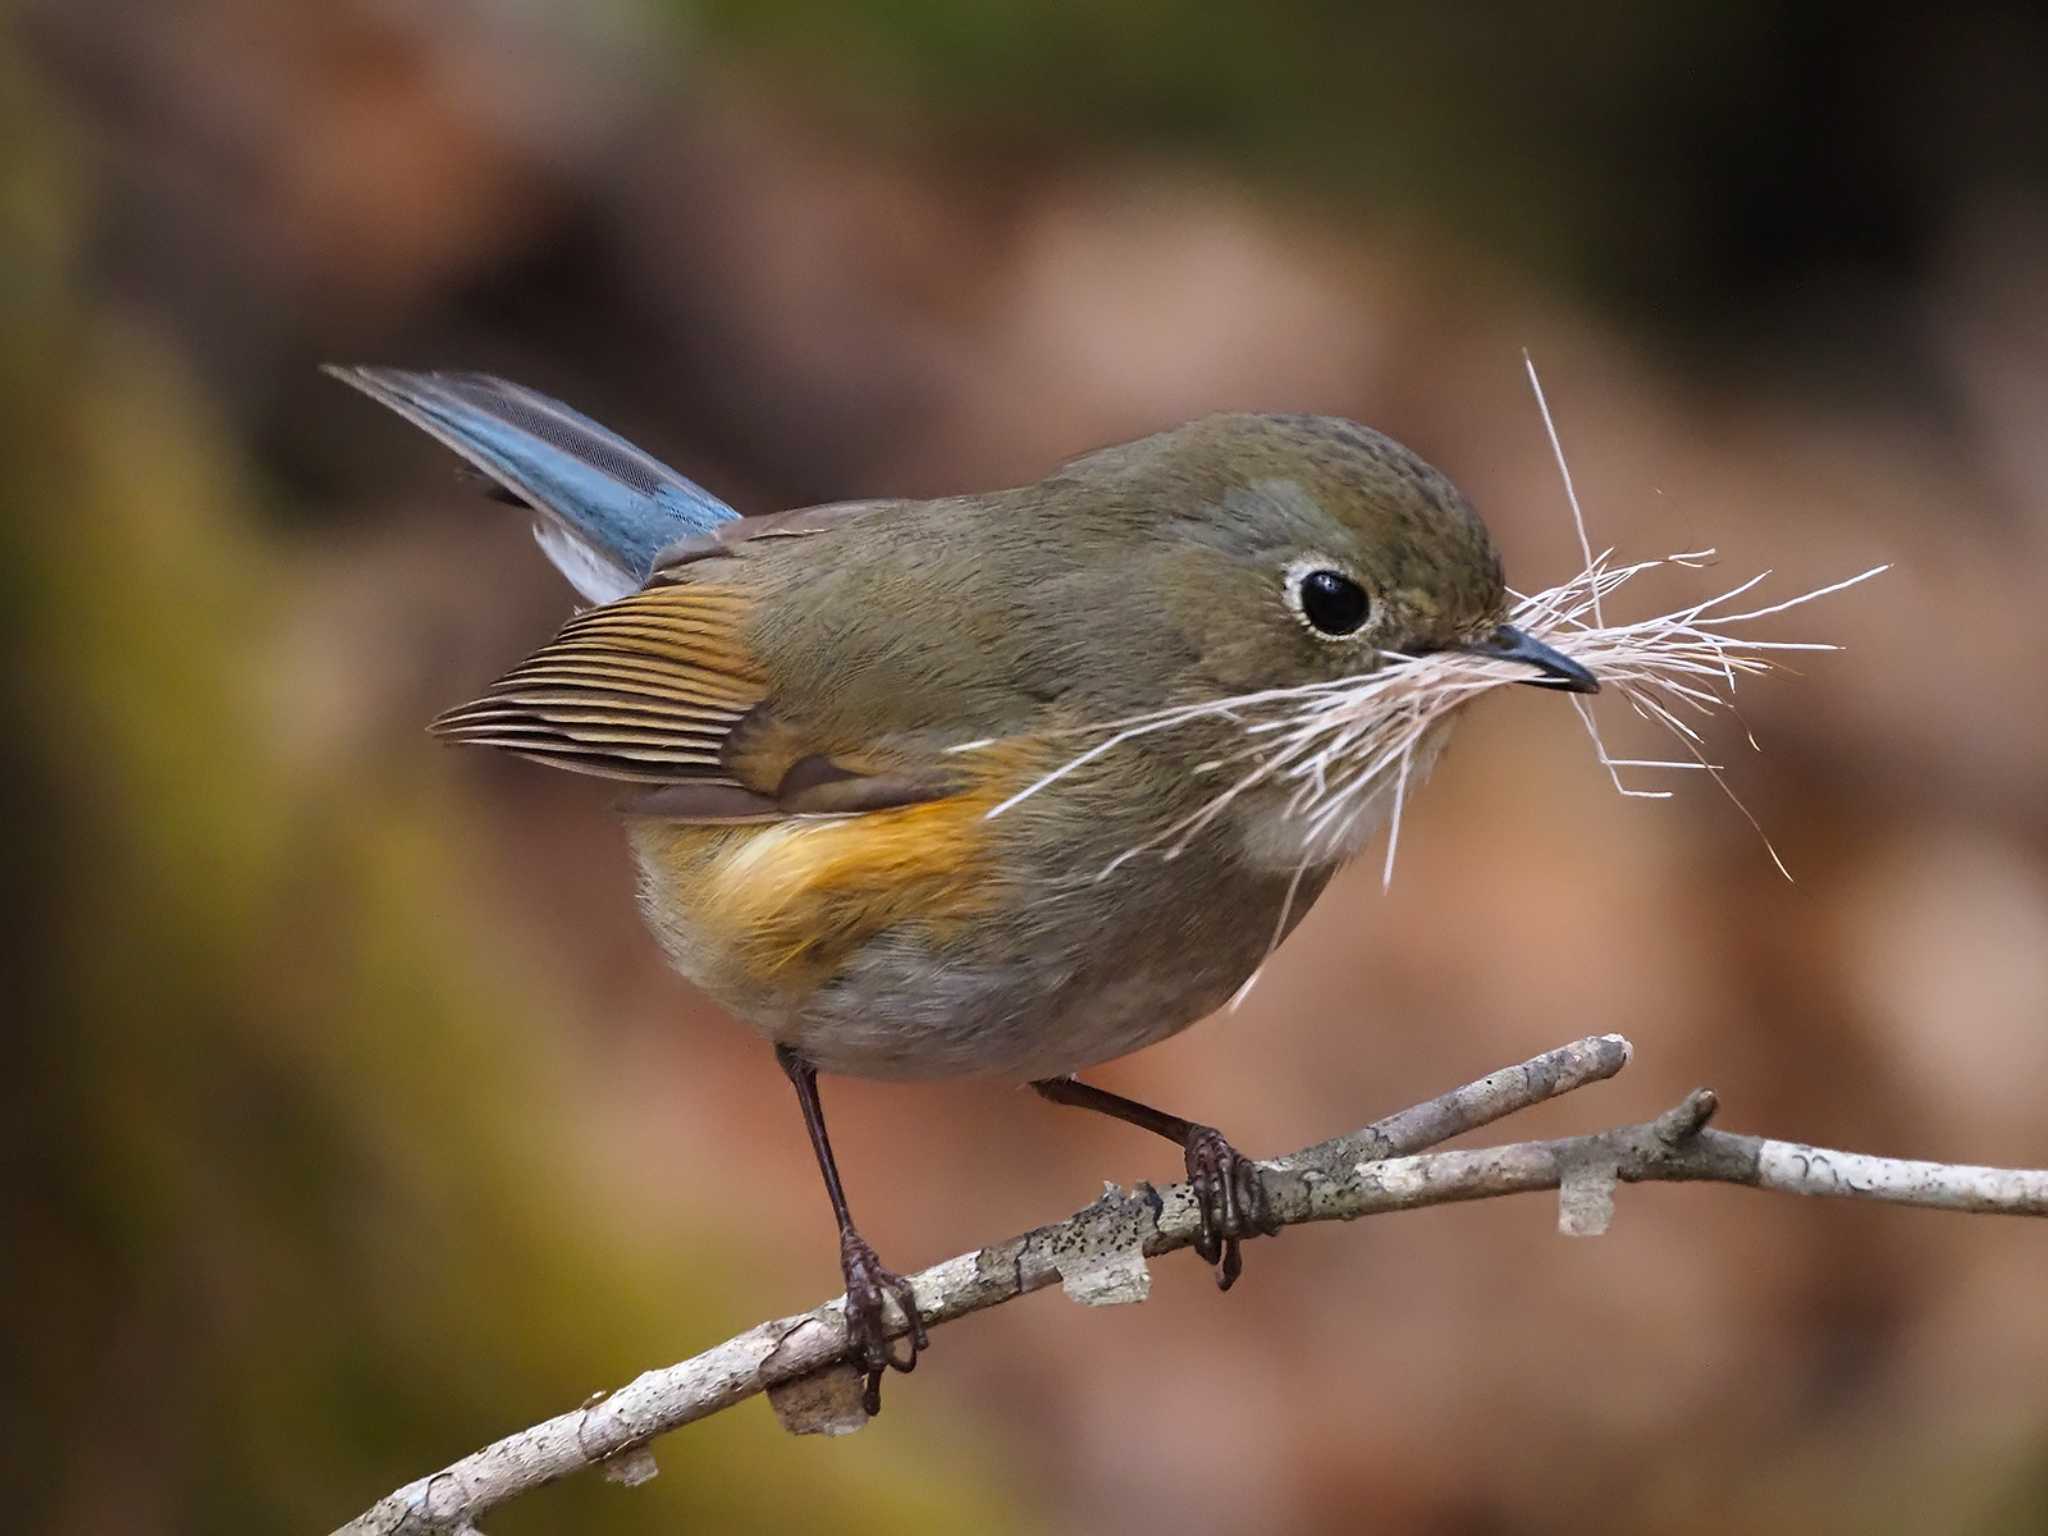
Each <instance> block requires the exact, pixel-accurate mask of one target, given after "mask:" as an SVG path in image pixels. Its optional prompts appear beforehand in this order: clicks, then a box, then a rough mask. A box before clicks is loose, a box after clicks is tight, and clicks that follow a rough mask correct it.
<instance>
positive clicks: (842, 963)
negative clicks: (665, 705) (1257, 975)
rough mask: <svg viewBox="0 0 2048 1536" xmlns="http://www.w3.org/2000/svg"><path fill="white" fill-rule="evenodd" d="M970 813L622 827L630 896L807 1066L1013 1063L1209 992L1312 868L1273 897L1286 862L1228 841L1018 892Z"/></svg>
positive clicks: (852, 1070) (1056, 1067)
mask: <svg viewBox="0 0 2048 1536" xmlns="http://www.w3.org/2000/svg"><path fill="white" fill-rule="evenodd" d="M963 801H964V802H966V804H965V805H962V804H961V803H960V802H963ZM984 811H985V807H983V806H981V805H979V804H978V803H976V801H975V800H974V799H972V798H970V797H956V798H955V799H954V800H947V801H935V802H930V803H928V804H926V805H921V806H914V807H904V808H902V809H901V810H898V811H885V812H876V813H869V814H867V815H863V816H860V817H856V818H849V819H846V820H842V821H834V822H823V821H819V822H785V823H774V824H769V825H765V826H733V827H702V826H681V825H676V824H672V823H657V822H644V823H634V824H632V838H633V845H634V850H635V853H636V855H637V857H638V859H639V863H640V869H641V891H642V905H643V908H644V910H645V912H646V915H647V919H648V922H649V924H650V926H651V927H652V928H653V930H654V932H655V934H656V936H657V937H658V938H659V939H660V940H661V942H662V945H663V947H664V948H665V949H666V950H667V952H668V954H669V957H670V959H671V960H672V961H673V963H674V964H675V965H676V967H677V969H678V970H680V971H681V972H682V973H683V974H684V975H685V976H687V977H688V978H690V979H691V980H692V981H693V982H695V983H697V985H699V986H700V987H701V988H702V989H703V990H704V991H706V992H707V993H708V994H710V996H711V997H712V998H714V999H715V1000H716V1001H718V1002H719V1003H720V1004H721V1005H723V1006H724V1007H725V1008H726V1009H727V1010H728V1011H729V1012H731V1013H732V1014H734V1015H735V1016H736V1017H738V1018H739V1019H740V1020H741V1021H742V1022H744V1023H746V1024H747V1025H749V1026H750V1027H751V1028H753V1029H754V1030H755V1031H756V1032H758V1033H759V1034H761V1035H763V1036H765V1037H766V1038H768V1039H770V1040H773V1041H775V1042H776V1043H777V1044H781V1045H787V1046H789V1047H790V1048H792V1049H793V1050H796V1051H798V1052H800V1053H801V1054H802V1055H804V1056H805V1057H806V1058H807V1059H809V1060H810V1061H812V1062H813V1063H815V1064H816V1065H817V1066H818V1067H819V1068H821V1069H822V1070H824V1071H827V1072H835V1073H844V1074H847V1075H851V1076H857V1077H876V1078H903V1079H909V1078H941V1077H962V1076H982V1077H1003V1078H1008V1079H1012V1080H1019V1079H1030V1078H1042V1077H1052V1076H1058V1075H1060V1074H1063V1073H1068V1072H1074V1071H1078V1070H1080V1069H1082V1068H1084V1067H1088V1066H1092V1065H1094V1064H1096V1063H1098V1062H1102V1061H1107V1060H1111V1059H1113V1058H1115V1057H1118V1056H1122V1055H1126V1054H1128V1053H1129V1052H1131V1051H1135V1050H1137V1049H1139V1048H1141V1047H1143V1046H1146V1045H1149V1044H1152V1043H1153V1042H1155V1041H1158V1040H1161V1039H1164V1038H1166V1037H1167V1036H1169V1035H1172V1034H1174V1033H1176V1032H1178V1031H1179V1030H1181V1029H1184V1028H1186V1027H1187V1026H1188V1025H1189V1024H1192V1023H1194V1022H1195V1021H1196V1020H1198V1019H1200V1018H1202V1017H1203V1016H1204V1015H1206V1014H1208V1013H1210V1012H1211V1011H1213V1010H1214V1009H1215V1008H1217V1007H1219V1006H1220V1005H1221V1004H1222V1003H1224V1002H1225V1001H1226V1000H1227V999H1228V998H1229V997H1230V995H1231V993H1232V992H1233V991H1234V990H1235V989H1236V988H1237V987H1238V986H1239V985H1241V984H1242V982H1243V981H1244V979H1245V977H1247V976H1248V975H1250V974H1251V972H1252V970H1253V969H1254V968H1255V967H1256V966H1257V965H1258V964H1259V963H1260V961H1261V960H1262V959H1263V958H1264V957H1265V955H1266V954H1267V953H1268V952H1269V951H1270V949H1271V947H1272V945H1273V942H1274V940H1275V938H1276V936H1277V933H1278V931H1279V928H1280V926H1281V923H1280V919H1281V913H1282V908H1283V904H1289V905H1291V912H1290V922H1291V920H1292V919H1298V918H1299V917H1300V915H1301V913H1302V912H1303V911H1305V910H1306V908H1307V906H1308V904H1309V903H1310V902H1311V901H1313V899H1314V898H1315V896H1316V894H1317V893H1318V892H1319V891H1320V890H1321V887H1322V885H1323V883H1324V880H1325V879H1326V878H1327V876H1328V873H1329V871H1328V869H1327V868H1325V869H1321V870H1315V871H1311V872H1310V873H1309V875H1308V876H1307V877H1305V878H1304V879H1303V880H1302V881H1301V882H1300V884H1299V885H1298V886H1296V887H1295V888H1294V889H1293V891H1292V893H1291V903H1290V892H1289V884H1290V881H1291V878H1292V872H1291V871H1289V872H1288V874H1287V875H1286V876H1284V877H1276V876H1274V875H1271V874H1267V873H1265V872H1262V871H1258V870H1255V869H1252V868H1250V867H1249V866H1248V865H1247V864H1246V861H1244V860H1243V859H1242V857H1241V856H1237V857H1231V858H1227V859H1224V860H1222V861H1221V862H1218V863H1216V864H1213V865H1211V864H1210V863H1209V862H1208V861H1206V860H1203V859H1200V858H1194V857H1185V856H1184V857H1183V858H1182V859H1181V860H1177V861H1175V862H1174V863H1172V864H1164V863H1159V862H1157V861H1153V862H1146V861H1137V862H1134V863H1132V864H1130V865H1127V866H1125V867H1124V868H1123V869H1120V870H1119V871H1118V872H1117V873H1116V874H1115V875H1113V876H1112V877H1111V878H1110V879H1108V880H1106V881H1103V882H1099V883H1096V882H1088V881H1081V882H1075V881H1066V882H1062V883H1060V884H1058V885H1054V886H1049V887H1045V888H1035V887H1034V886H1033V885H1032V883H1031V882H1029V881H1028V880H1019V879H1018V878H1016V872H1015V870H1014V869H1013V868H1011V861H1009V860H1005V859H1003V858H1001V857H1000V854H999V850H998V849H997V848H996V847H995V846H994V845H991V844H990V843H988V842H987V841H986V840H985V838H983V837H981V836H980V830H981V828H983V827H986V826H987V823H985V822H983V821H982V820H981V818H982V816H983V813H984ZM892 818H893V819H894V821H893V825H892V822H891V819H892ZM892 833H893V834H895V836H896V839H897V840H896V842H895V843H894V844H892V843H891V842H890V841H889V838H890V835H891V834H892ZM878 834H879V839H878ZM977 839H979V840H977Z"/></svg>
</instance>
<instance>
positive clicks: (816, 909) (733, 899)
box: [633, 749, 1028, 992]
mask: <svg viewBox="0 0 2048 1536" xmlns="http://www.w3.org/2000/svg"><path fill="white" fill-rule="evenodd" d="M1009 755H1010V754H1008V753H1003V752H1001V750H1000V749H997V750H996V751H991V752H990V753H987V754H984V756H985V757H986V758H989V759H995V758H998V757H999V756H1009ZM977 766H980V767H982V768H984V770H986V769H995V770H996V772H994V773H992V774H988V776H986V777H979V782H977V783H975V784H974V785H972V786H971V787H969V788H967V789H965V790H963V791H961V792H960V793H959V794H955V795H948V796H945V797H944V798H942V799H936V800H927V801H923V802H920V803H918V804H914V805H901V806H891V807H889V808H887V809H883V810H875V811H865V812H862V813H860V814H858V815H853V816H838V817H796V818H791V819H788V820H784V821H775V822H767V823H754V824H750V825H739V826H733V825H727V826H718V825H692V824H687V823H680V822H665V821H651V820H650V821H639V822H636V823H635V825H634V827H633V838H634V842H635V844H636V846H637V847H638V849H639V852H640V856H641V859H642V861H643V866H644V869H645V872H646V878H647V880H648V882H649V885H650V887H651V889H650V890H649V891H648V896H649V900H648V903H647V906H648V910H649V912H650V914H651V916H652V918H653V921H654V923H655V925H656V927H657V928H658V929H660V930H662V935H661V936H662V938H663V940H664V942H665V943H667V944H668V946H669V947H670V949H671V951H673V952H675V953H676V954H677V956H678V958H679V959H681V958H682V957H683V956H684V955H685V954H693V955H694V956H695V957H696V958H697V959H698V961H699V963H700V964H701V963H702V962H703V961H705V960H709V961H711V963H712V966H713V968H714V969H715V970H716V971H719V972H723V973H725V976H726V977H730V979H731V981H732V982H733V983H736V984H740V985H747V986H752V987H768V988H770V989H772V990H777V991H780V990H783V989H785V988H787V989H789V990H790V991H792V992H805V991H808V990H809V989H810V988H813V987H815V986H817V985H819V984H820V983H822V982H823V981H824V980H826V979H827V978H829V977H830V976H831V974H832V973H833V972H834V971H835V970H837V968H838V967H839V966H840V965H841V964H842V963H843V962H844V961H845V959H846V958H847V957H848V956H849V955H850V954H852V953H853V952H854V951H855V950H857V949H858V948H859V947H860V946H861V945H862V944H864V943H866V942H867V941H868V940H869V939H871V938H873V937H874V935H875V934H877V933H879V932H881V931H882V930H883V929H886V928H891V927H896V926H899V925H915V926H917V927H918V928H920V929H921V930H923V931H924V932H925V933H926V934H928V935H931V934H943V933H944V932H945V931H946V930H948V929H950V928H953V927H956V926H958V925H960V924H963V923H966V922H970V921H972V920H974V919H975V918H977V917H980V916H982V915H984V914H985V913H987V912H988V911H989V910H990V909H991V908H992V906H993V905H994V904H995V902H996V900H997V899H998V894H999V888H1000V882H999V881H998V880H996V879H995V878H994V869H993V865H992V861H991V858H990V852H991V849H992V843H993V839H994V837H995V836H996V833H997V825H996V823H993V822H991V821H990V820H989V819H988V812H989V811H990V810H991V809H993V808H994V807H995V806H996V805H998V804H1000V803H1001V802H1002V800H1003V799H1004V797H1005V796H1007V795H1009V794H1011V793H1012V792H1014V790H1015V788H1016V787H1017V786H1018V785H1019V784H1021V783H1024V782H1028V778H1027V776H1026V775H1024V774H1021V773H1017V772H1013V771H1011V769H1012V766H1013V765H1011V764H1008V763H1001V762H998V761H988V762H985V763H984V764H981V765H977ZM664 888H666V889H664ZM685 892H687V893H688V900H687V901H684V900H682V899H681V897H682V895H683V893H685ZM679 912H688V913H690V914H691V917H690V919H689V923H690V929H689V930H688V931H685V930H684V929H682V928H680V927H678V926H677V924H678V922H679V919H678V918H677V917H676V916H675V914H677V913H679ZM692 969H693V970H694V969H697V967H696V966H693V967H692ZM721 979H724V978H722V977H715V976H714V977H706V978H705V980H706V983H707V985H709V986H711V987H712V989H713V990H718V982H719V980H721Z"/></svg>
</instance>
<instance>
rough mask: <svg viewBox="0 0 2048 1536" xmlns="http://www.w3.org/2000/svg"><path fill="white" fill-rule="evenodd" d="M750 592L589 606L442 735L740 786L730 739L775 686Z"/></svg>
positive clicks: (650, 780)
mask: <svg viewBox="0 0 2048 1536" xmlns="http://www.w3.org/2000/svg"><path fill="white" fill-rule="evenodd" d="M744 613H745V604H744V600H743V599H742V598H741V597H740V596H739V595H738V594H736V593H733V592H730V591H726V590H723V589H720V588H717V587H711V586H706V585H700V584H691V585H688V586H672V587H657V588H653V589H650V590H648V591H645V592H639V593H635V594H634V595H632V596H630V597H626V598H622V599H620V600H619V601H617V602H614V603H607V604H605V605H603V606H602V607H598V608H592V609H588V610H587V611H585V612H583V613H580V614H578V615H577V616H576V617H575V618H573V619H571V620H570V621H569V622H568V623H567V624H565V625H563V626H562V630H561V633H559V634H558V635H556V636H555V638H554V639H553V640H552V641H551V642H549V643H548V644H547V645H546V646H545V647H543V648H542V649H541V650H539V651H537V652H536V653H535V654H534V655H533V656H532V657H531V658H529V659H528V660H527V661H525V662H523V663H522V664H521V665H519V666H518V667H516V668H514V669H513V670H512V671H511V672H509V673H507V674H506V675H505V676H504V677H502V678H500V679H499V680H498V681H497V682H496V683H494V684H492V685H491V688H490V690H489V691H488V692H486V693H485V694H484V696H483V697H482V698H480V699H477V700H476V701H475V702H473V703H470V704H464V705H462V706H461V707H460V708H458V709H452V710H449V711H448V712H447V713H446V714H444V715H442V716H441V717H440V718H439V719H437V720H436V721H434V723H433V726H432V729H433V731H434V732H435V734H436V735H439V736H443V737H446V738H447V739H449V740H451V741H460V742H467V743H471V744H474V745H477V746H488V747H500V748H503V749H504V750H506V751H509V752H516V753H518V754H520V755H521V756H523V757H530V758H533V759H535V760H536V761H538V762H543V763H546V764H548V765H550V766H551V767H556V768H564V769H568V770H569V771H571V772H573V773H588V774H595V775H598V776H599V777H602V778H609V779H624V780H629V781H632V782H636V783H641V784H676V783H686V782H687V783H703V784H725V785H733V786H735V787H737V786H738V781H737V780H735V779H734V778H733V777H732V776H731V774H730V773H729V772H728V771H727V768H726V760H725V755H724V753H725V746H726V743H727V741H728V739H729V738H730V737H731V735H732V732H733V730H734V728H735V727H737V726H738V724H739V723H740V721H741V720H742V719H744V718H745V717H746V715H747V713H748V711H750V710H752V709H753V708H754V707H755V706H756V705H757V704H759V703H760V702H761V700H762V698H763V697H764V696H765V693H766V689H765V687H764V685H763V683H762V681H761V679H760V677H759V675H758V674H757V673H756V671H755V670H754V668H753V666H752V665H751V663H750V661H749V660H748V658H747V656H746V653H745V650H744V648H743V646H742V644H741V642H740V639H739V626H740V621H741V619H742V617H743V615H744Z"/></svg>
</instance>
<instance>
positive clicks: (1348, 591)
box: [1293, 566, 1372, 636]
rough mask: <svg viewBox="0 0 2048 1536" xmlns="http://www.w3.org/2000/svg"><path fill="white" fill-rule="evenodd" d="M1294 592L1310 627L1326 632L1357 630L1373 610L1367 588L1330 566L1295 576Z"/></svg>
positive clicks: (1349, 632)
mask: <svg viewBox="0 0 2048 1536" xmlns="http://www.w3.org/2000/svg"><path fill="white" fill-rule="evenodd" d="M1293 595H1294V597H1295V600H1296V601H1297V602H1298V603H1299V604H1300V605H1301V616H1302V618H1303V619H1305V620H1307V622H1308V624H1309V627H1310V628H1312V629H1314V630H1316V631H1317V632H1318V633H1320V634H1325V635H1333V636H1342V635H1349V634H1353V633H1355V632H1356V631H1357V629H1358V627H1359V626H1360V625H1361V624H1363V623H1364V622H1365V618H1366V615H1367V614H1368V613H1369V612H1370V611H1371V609H1372V603H1371V600H1370V599H1368V598H1367V597H1366V595H1365V588H1363V587H1361V586H1360V585H1359V584H1358V583H1357V582H1356V581H1354V580H1352V579H1351V578H1350V577H1349V576H1347V575H1345V574H1344V573H1343V572H1342V571H1334V570H1331V569H1330V568H1329V567H1328V566H1314V567H1311V568H1310V569H1308V570H1305V571H1302V572H1300V573H1299V574H1298V575H1296V576H1295V584H1294V594H1293Z"/></svg>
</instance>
